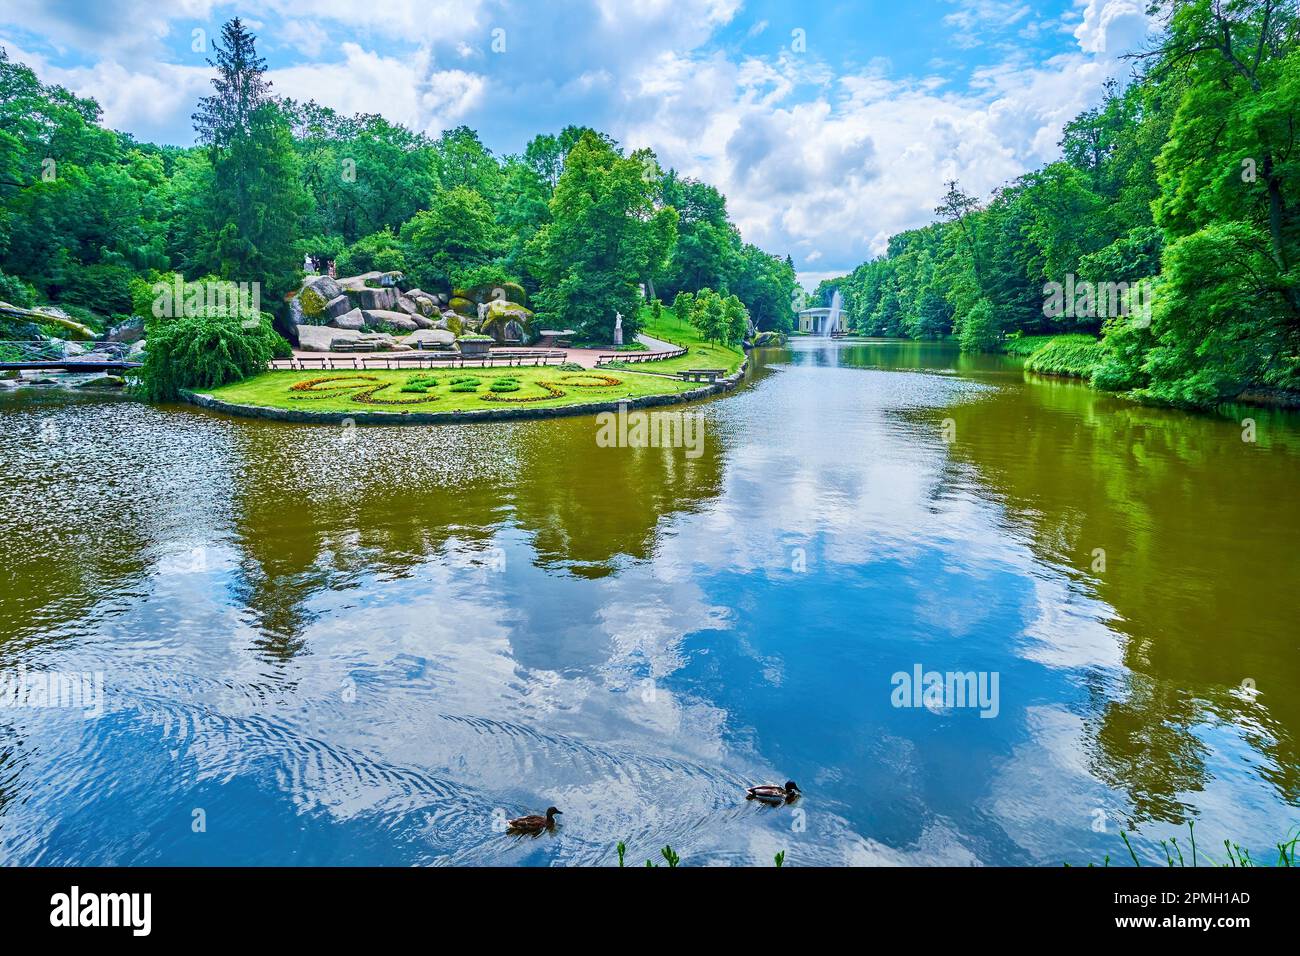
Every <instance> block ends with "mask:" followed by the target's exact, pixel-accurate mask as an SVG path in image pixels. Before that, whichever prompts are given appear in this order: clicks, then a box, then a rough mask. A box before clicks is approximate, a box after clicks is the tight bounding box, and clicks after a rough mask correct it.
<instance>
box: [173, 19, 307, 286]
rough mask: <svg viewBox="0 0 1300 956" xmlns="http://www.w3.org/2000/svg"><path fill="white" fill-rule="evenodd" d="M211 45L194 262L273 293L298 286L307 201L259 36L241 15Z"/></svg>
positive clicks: (200, 123) (200, 114)
mask: <svg viewBox="0 0 1300 956" xmlns="http://www.w3.org/2000/svg"><path fill="white" fill-rule="evenodd" d="M213 48H214V52H215V59H212V60H209V61H208V62H209V64H210V65H211V66H212V67H213V68H214V69H215V70H216V71H217V75H216V76H215V77H214V78H213V80H212V85H213V88H214V92H213V93H212V94H211V95H210V96H205V97H203V98H202V99H201V100H200V101H199V107H198V110H197V111H196V112H195V113H194V128H195V131H196V133H197V134H198V138H199V141H200V142H201V143H202V144H204V146H206V147H207V156H208V160H209V162H210V164H211V167H212V169H211V175H210V177H207V178H206V181H205V182H204V183H203V185H204V186H205V187H206V188H205V189H204V192H205V193H206V195H205V196H204V197H203V201H202V202H200V203H199V204H197V206H190V207H189V212H190V213H191V214H193V215H195V217H196V219H198V220H199V221H198V222H191V223H188V225H190V226H192V227H198V228H199V229H200V231H201V234H202V236H203V240H202V241H201V242H200V245H199V248H198V253H199V256H200V258H201V261H200V262H198V263H195V265H201V266H206V269H203V270H202V271H209V272H213V273H215V274H216V275H218V276H220V277H222V278H226V279H236V280H239V281H260V282H262V283H264V284H265V285H266V286H267V287H268V289H269V291H270V293H271V294H272V296H274V295H277V294H279V293H282V292H286V291H288V290H289V289H290V288H291V287H292V286H293V285H294V284H295V281H296V276H297V275H298V267H299V263H298V262H297V261H295V258H296V256H295V251H296V250H295V241H296V239H297V237H298V235H299V234H300V233H299V229H300V225H301V222H300V221H301V219H302V216H303V215H304V214H305V212H306V211H307V207H308V202H309V201H308V198H307V193H306V190H305V189H304V188H303V185H302V183H301V181H300V179H299V175H300V166H299V163H298V159H297V156H296V155H295V152H294V145H293V137H292V135H291V132H290V128H289V123H288V120H287V118H286V116H285V114H284V113H283V112H282V111H281V109H280V107H279V105H278V104H277V103H276V102H275V101H274V100H272V99H271V98H270V92H269V91H270V83H269V82H268V81H267V80H266V78H265V73H266V61H265V60H263V59H262V58H261V57H260V56H258V54H257V49H256V39H255V38H254V36H253V34H252V33H251V32H249V31H248V30H247V29H246V28H245V27H244V25H243V23H242V22H241V21H240V20H239V18H238V17H236V18H235V19H233V20H231V21H230V22H228V23H226V24H225V26H223V27H222V30H221V40H220V41H213Z"/></svg>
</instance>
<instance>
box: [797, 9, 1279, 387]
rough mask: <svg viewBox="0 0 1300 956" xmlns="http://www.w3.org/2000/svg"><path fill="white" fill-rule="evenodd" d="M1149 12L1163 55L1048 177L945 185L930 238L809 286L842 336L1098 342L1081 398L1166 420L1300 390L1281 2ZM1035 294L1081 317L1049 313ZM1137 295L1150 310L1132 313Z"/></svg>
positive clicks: (1067, 140) (1100, 114) (896, 244)
mask: <svg viewBox="0 0 1300 956" xmlns="http://www.w3.org/2000/svg"><path fill="white" fill-rule="evenodd" d="M1156 6H1157V8H1158V10H1159V12H1161V13H1162V15H1163V16H1164V18H1165V20H1164V26H1165V30H1164V34H1163V36H1162V38H1161V42H1160V43H1159V44H1158V46H1157V47H1155V48H1154V49H1152V50H1151V51H1150V52H1149V53H1142V54H1138V55H1136V56H1134V57H1133V61H1134V63H1135V65H1136V66H1137V75H1136V78H1135V80H1134V81H1133V82H1132V83H1130V84H1129V85H1128V86H1127V87H1124V88H1121V87H1120V86H1119V85H1117V84H1114V83H1112V84H1109V85H1108V86H1107V88H1106V91H1105V96H1104V99H1103V102H1102V104H1101V105H1100V106H1099V107H1097V108H1095V109H1092V110H1089V111H1087V112H1085V113H1083V114H1082V115H1080V116H1079V117H1077V118H1076V119H1075V120H1073V121H1072V122H1071V123H1069V124H1068V125H1067V126H1066V128H1065V131H1064V137H1063V139H1062V141H1061V147H1062V159H1061V160H1060V161H1059V162H1056V163H1053V164H1051V165H1049V166H1047V167H1046V168H1044V169H1040V170H1037V171H1035V172H1031V173H1027V174H1026V175H1024V176H1021V177H1020V178H1019V179H1017V180H1015V181H1014V182H1011V183H1009V184H1007V185H1006V186H1004V187H1002V188H1001V189H999V190H997V191H996V192H995V193H994V194H993V195H992V197H991V198H990V199H989V200H988V201H987V202H980V201H978V200H977V199H976V198H975V197H972V196H969V195H967V194H966V193H964V192H963V191H962V190H961V188H960V187H959V185H958V184H956V183H951V184H949V186H948V191H947V193H946V195H945V196H944V198H943V201H942V203H941V205H940V206H939V207H938V209H937V210H936V216H937V220H938V221H937V222H936V223H935V224H933V225H931V226H927V227H926V228H924V229H917V230H913V231H910V232H905V233H902V234H901V235H897V236H894V237H893V238H892V239H891V240H890V242H889V246H888V249H887V252H886V254H885V255H884V256H883V257H881V258H879V259H875V260H873V261H870V262H867V263H864V264H863V265H861V266H859V267H858V268H857V269H856V270H854V271H853V273H852V274H851V275H849V276H845V277H843V278H840V279H833V280H829V281H827V282H825V283H823V284H822V287H821V288H820V289H819V293H820V294H821V296H822V298H823V301H829V296H830V294H831V292H832V291H833V290H834V289H836V288H838V289H839V290H840V291H841V293H842V294H843V296H844V300H845V306H846V308H847V310H848V312H849V316H850V320H849V321H850V325H851V327H852V328H853V329H855V330H858V331H861V332H865V333H869V334H873V335H904V336H911V337H918V338H920V337H938V336H943V335H948V334H955V335H957V336H958V337H959V339H960V341H961V343H962V346H963V347H964V348H967V349H970V350H984V349H993V348H998V347H1000V345H1001V344H1002V342H1003V341H1004V339H1003V337H1004V336H1005V335H1006V334H1008V333H1014V332H1023V333H1026V334H1029V335H1035V334H1051V333H1090V334H1092V335H1094V336H1096V335H1099V334H1100V335H1102V336H1104V338H1103V345H1102V348H1101V350H1100V352H1101V360H1100V361H1099V362H1098V363H1097V364H1095V365H1093V366H1092V373H1091V379H1092V381H1093V383H1094V384H1096V385H1098V386H1099V387H1104V388H1109V389H1116V390H1135V391H1136V392H1137V393H1139V394H1141V395H1145V396H1149V397H1153V398H1156V399H1159V400H1163V401H1168V402H1173V403H1178V404H1190V405H1208V404H1213V403H1215V402H1217V401H1220V400H1222V399H1225V398H1228V397H1231V396H1234V395H1237V394H1239V393H1240V392H1241V391H1242V390H1243V389H1246V388H1251V387H1273V388H1286V389H1296V388H1300V274H1298V273H1297V261H1298V260H1300V149H1297V142H1296V127H1297V124H1298V123H1300V24H1298V22H1297V15H1296V12H1295V9H1294V4H1287V3H1283V2H1279V0H1176V2H1166V3H1161V4H1157V5H1156ZM1050 283H1058V284H1061V285H1065V286H1066V287H1067V288H1069V289H1071V290H1073V289H1076V288H1077V289H1079V290H1081V291H1080V292H1079V293H1078V295H1079V296H1080V299H1079V302H1080V303H1081V304H1082V306H1083V307H1082V308H1070V309H1068V310H1067V312H1066V314H1059V313H1058V314H1049V313H1052V312H1053V310H1052V309H1050V308H1045V305H1046V304H1047V302H1048V300H1049V298H1050V293H1049V288H1048V286H1049V284H1050ZM1144 283H1145V285H1144ZM1145 290H1150V291H1151V292H1152V295H1153V300H1154V304H1153V306H1152V307H1151V308H1150V309H1149V310H1143V309H1139V308H1134V307H1132V306H1133V304H1134V301H1135V300H1134V298H1133V297H1134V295H1136V294H1137V293H1138V292H1139V291H1145ZM1085 295H1086V297H1085ZM1107 298H1108V299H1109V308H1102V307H1100V304H1101V303H1102V302H1103V301H1104V300H1106V299H1107ZM1118 302H1124V303H1126V305H1127V306H1129V307H1128V308H1118V309H1117V308H1116V304H1117V303H1118ZM1058 351H1059V350H1058ZM1058 357H1059V356H1058Z"/></svg>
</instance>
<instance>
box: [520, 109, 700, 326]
mask: <svg viewBox="0 0 1300 956" xmlns="http://www.w3.org/2000/svg"><path fill="white" fill-rule="evenodd" d="M653 160H654V157H653V155H652V154H649V153H648V152H640V153H634V154H633V155H632V156H630V157H624V156H622V155H621V154H620V153H619V152H618V151H617V150H615V149H614V148H613V147H612V146H610V145H609V143H608V142H606V141H604V140H602V139H601V138H600V137H598V136H596V135H594V134H591V133H586V134H584V135H583V136H582V138H581V139H580V140H579V141H578V143H577V144H576V145H575V146H574V147H573V149H572V150H570V152H569V154H568V158H567V160H566V161H565V165H564V173H563V174H562V175H561V176H560V180H559V183H558V184H557V186H556V188H555V194H554V196H553V197H552V198H551V201H550V214H551V221H550V222H549V223H547V224H546V225H545V226H543V227H542V228H541V229H540V230H539V231H538V233H537V235H536V236H535V237H534V238H533V240H532V241H531V242H530V243H529V245H528V258H529V262H530V270H531V271H532V273H533V274H534V275H536V276H537V277H538V279H539V280H540V282H541V284H542V288H541V291H540V292H539V293H538V294H537V296H536V303H537V311H538V312H539V313H540V315H541V316H543V317H544V318H545V320H546V321H547V322H548V323H549V324H551V325H553V326H555V327H556V328H565V327H570V328H573V329H575V330H577V331H578V332H579V334H580V335H581V336H582V337H583V338H585V339H589V340H593V341H603V342H608V341H611V340H612V337H613V331H614V319H615V315H616V314H621V315H622V316H623V328H624V332H625V333H627V334H633V335H634V334H635V333H636V331H637V327H638V322H639V306H640V293H639V290H638V286H639V284H640V283H641V282H642V281H643V280H644V279H645V277H646V276H650V275H653V274H654V273H655V272H656V271H658V270H659V269H660V268H662V265H663V262H664V259H665V258H666V256H667V254H668V250H669V248H670V247H671V245H672V242H673V239H674V237H675V235H676V229H677V213H676V211H675V210H673V209H671V208H669V207H662V206H661V207H656V205H655V203H654V196H655V191H656V182H655V181H654V180H653V179H652V178H650V177H647V176H645V171H646V169H647V168H650V167H649V166H648V165H647V164H652V163H653Z"/></svg>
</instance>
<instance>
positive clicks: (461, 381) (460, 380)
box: [451, 375, 483, 387]
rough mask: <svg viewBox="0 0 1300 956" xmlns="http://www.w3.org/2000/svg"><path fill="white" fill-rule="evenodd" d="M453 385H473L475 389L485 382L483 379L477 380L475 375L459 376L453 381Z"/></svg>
mask: <svg viewBox="0 0 1300 956" xmlns="http://www.w3.org/2000/svg"><path fill="white" fill-rule="evenodd" d="M451 384H452V385H473V386H475V387H478V386H479V385H482V384H483V382H482V380H481V379H477V378H475V377H474V376H473V375H458V376H456V377H455V378H453V379H451Z"/></svg>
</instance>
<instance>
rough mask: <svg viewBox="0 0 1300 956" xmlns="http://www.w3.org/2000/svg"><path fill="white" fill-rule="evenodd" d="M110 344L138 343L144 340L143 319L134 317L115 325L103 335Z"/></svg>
mask: <svg viewBox="0 0 1300 956" xmlns="http://www.w3.org/2000/svg"><path fill="white" fill-rule="evenodd" d="M104 338H106V339H107V340H108V341H110V342H126V343H128V344H130V343H133V342H139V341H140V340H141V339H143V338H144V319H142V318H141V317H140V316H138V315H134V316H132V317H131V318H129V319H127V320H126V321H125V322H123V323H121V324H120V325H115V326H113V327H112V328H111V329H109V330H108V332H107V333H106V334H105V335H104Z"/></svg>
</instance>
